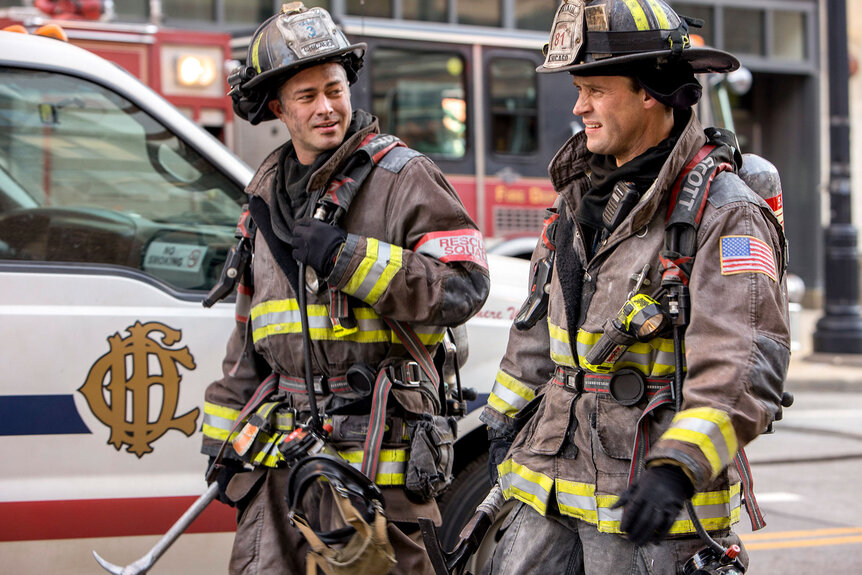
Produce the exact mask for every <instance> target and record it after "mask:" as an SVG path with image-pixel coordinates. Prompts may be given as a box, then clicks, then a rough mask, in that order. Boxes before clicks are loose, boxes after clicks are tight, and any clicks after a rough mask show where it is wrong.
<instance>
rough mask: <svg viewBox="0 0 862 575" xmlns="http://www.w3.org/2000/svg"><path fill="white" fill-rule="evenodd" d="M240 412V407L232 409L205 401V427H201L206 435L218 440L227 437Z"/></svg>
mask: <svg viewBox="0 0 862 575" xmlns="http://www.w3.org/2000/svg"><path fill="white" fill-rule="evenodd" d="M239 413H240V410H239V409H232V408H230V407H224V406H221V405H216V404H215V403H210V402H208V401H205V402H204V419H203V427H202V428H201V430H202V431H203V434H204V437H207V438H209V439H215V440H218V441H224V440H225V439H227V438H228V434H229V433H230V430H231V429H233V426H234V424H236V419H237V418H238V417H239Z"/></svg>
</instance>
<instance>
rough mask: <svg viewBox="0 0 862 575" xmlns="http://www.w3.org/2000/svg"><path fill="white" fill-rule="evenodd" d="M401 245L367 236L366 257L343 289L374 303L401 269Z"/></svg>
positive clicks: (347, 292) (349, 293)
mask: <svg viewBox="0 0 862 575" xmlns="http://www.w3.org/2000/svg"><path fill="white" fill-rule="evenodd" d="M403 251H404V250H403V249H402V248H401V247H400V246H396V245H394V244H390V243H387V242H381V241H379V240H376V239H374V238H366V245H365V257H364V258H363V259H362V262H360V264H359V267H358V268H357V269H356V271H355V272H353V275H352V276H351V277H350V279H349V280H348V281H347V285H345V286H344V287H343V288H341V291H343V292H344V293H346V294H348V295H352V296H353V297H356V298H358V299H361V300H362V301H364V302H365V303H368V304H370V305H374V304H375V303H377V300H379V299H380V296H381V295H383V292H384V291H385V290H386V288H388V287H389V284H390V283H391V282H392V278H393V277H394V276H395V274H396V273H398V271H399V270H400V269H401V262H402V256H403Z"/></svg>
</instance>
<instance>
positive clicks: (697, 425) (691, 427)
mask: <svg viewBox="0 0 862 575" xmlns="http://www.w3.org/2000/svg"><path fill="white" fill-rule="evenodd" d="M674 427H676V428H678V429H686V430H688V431H692V432H694V433H699V434H703V435H705V436H707V437H708V438H709V441H710V442H712V445H713V446H714V447H715V451H716V453H717V454H718V456H719V457H720V458H721V467H722V469H723V468H724V467H725V466H727V464H728V463H730V460H731V459H732V458H733V454H732V453H730V451H729V450H728V446H727V442H725V440H724V435H722V433H721V429H720V428H719V427H718V425H716V424H715V423H713V422H711V421H708V420H706V419H698V418H694V417H686V418H681V419H679V420H677V421H676V422H675V423H674Z"/></svg>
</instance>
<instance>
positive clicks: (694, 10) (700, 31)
mask: <svg viewBox="0 0 862 575" xmlns="http://www.w3.org/2000/svg"><path fill="white" fill-rule="evenodd" d="M672 8H673V9H674V10H676V13H677V14H679V15H680V16H689V17H691V18H700V19H701V20H703V27H702V28H695V27H693V26H690V27H689V32H690V33H692V34H697V35H698V36H700V37H701V38H703V42H704V43H705V44H706V45H707V46H715V32H714V28H713V26H714V22H715V9H714V8H713V7H712V6H705V5H703V4H685V3H681V2H674V3H673V5H672Z"/></svg>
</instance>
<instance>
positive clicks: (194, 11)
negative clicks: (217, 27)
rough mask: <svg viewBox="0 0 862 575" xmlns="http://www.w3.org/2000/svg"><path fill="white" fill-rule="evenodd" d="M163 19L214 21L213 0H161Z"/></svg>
mask: <svg viewBox="0 0 862 575" xmlns="http://www.w3.org/2000/svg"><path fill="white" fill-rule="evenodd" d="M162 11H163V12H164V14H165V20H201V21H210V22H214V21H215V19H216V11H215V0H162Z"/></svg>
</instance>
